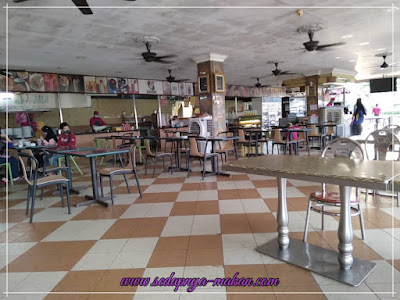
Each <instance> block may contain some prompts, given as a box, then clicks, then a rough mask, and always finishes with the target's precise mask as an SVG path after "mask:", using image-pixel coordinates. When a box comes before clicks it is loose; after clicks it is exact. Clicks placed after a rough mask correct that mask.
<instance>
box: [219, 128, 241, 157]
mask: <svg viewBox="0 0 400 300" xmlns="http://www.w3.org/2000/svg"><path fill="white" fill-rule="evenodd" d="M223 134H225V133H223ZM218 135H220V133H219V134H218ZM226 136H227V137H233V133H232V132H227V133H226ZM219 147H220V148H219V149H216V150H215V152H216V153H218V154H219V155H221V161H222V162H223V160H222V156H223V155H224V156H225V162H226V160H227V158H228V153H229V152H233V153H235V154H236V147H235V145H234V142H233V140H228V141H225V145H224V146H223V147H221V144H220V145H219Z"/></svg>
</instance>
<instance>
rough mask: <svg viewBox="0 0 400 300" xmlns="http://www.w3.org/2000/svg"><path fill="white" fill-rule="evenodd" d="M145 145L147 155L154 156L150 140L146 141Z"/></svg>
mask: <svg viewBox="0 0 400 300" xmlns="http://www.w3.org/2000/svg"><path fill="white" fill-rule="evenodd" d="M144 144H145V145H146V155H149V156H154V154H153V152H151V148H150V139H145V140H144Z"/></svg>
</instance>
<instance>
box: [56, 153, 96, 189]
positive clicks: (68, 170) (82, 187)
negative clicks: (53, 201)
mask: <svg viewBox="0 0 400 300" xmlns="http://www.w3.org/2000/svg"><path fill="white" fill-rule="evenodd" d="M64 161H65V166H66V167H67V168H68V169H67V176H68V179H69V182H68V187H69V192H70V193H72V194H76V195H79V194H80V191H81V190H86V189H87V188H88V187H87V186H80V187H75V188H74V187H73V186H72V175H71V160H70V159H69V155H64ZM59 194H60V191H59V190H57V191H54V192H53V193H51V195H52V196H55V195H59Z"/></svg>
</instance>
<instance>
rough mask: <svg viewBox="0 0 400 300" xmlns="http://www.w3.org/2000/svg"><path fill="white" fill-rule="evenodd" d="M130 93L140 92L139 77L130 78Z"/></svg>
mask: <svg viewBox="0 0 400 300" xmlns="http://www.w3.org/2000/svg"><path fill="white" fill-rule="evenodd" d="M128 84H129V94H139V83H138V80H137V79H131V78H130V79H128Z"/></svg>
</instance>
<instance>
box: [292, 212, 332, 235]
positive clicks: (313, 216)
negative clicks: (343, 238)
mask: <svg viewBox="0 0 400 300" xmlns="http://www.w3.org/2000/svg"><path fill="white" fill-rule="evenodd" d="M298 213H299V214H300V215H301V216H302V217H303V218H304V219H306V217H307V212H306V211H298ZM304 224H305V223H304ZM310 225H311V226H312V227H313V228H314V229H316V230H322V227H321V215H320V214H319V213H316V212H313V211H310ZM338 227H339V222H338V221H337V220H336V219H335V218H334V217H332V216H327V215H325V216H324V230H326V231H329V230H333V231H337V230H338ZM303 230H304V228H303Z"/></svg>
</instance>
